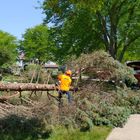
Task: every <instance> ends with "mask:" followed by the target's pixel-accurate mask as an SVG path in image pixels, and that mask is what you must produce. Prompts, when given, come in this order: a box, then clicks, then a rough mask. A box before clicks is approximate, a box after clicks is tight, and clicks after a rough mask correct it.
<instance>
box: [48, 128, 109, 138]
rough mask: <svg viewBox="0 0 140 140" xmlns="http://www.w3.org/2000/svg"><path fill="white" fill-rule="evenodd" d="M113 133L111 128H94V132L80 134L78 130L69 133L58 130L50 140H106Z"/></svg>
mask: <svg viewBox="0 0 140 140" xmlns="http://www.w3.org/2000/svg"><path fill="white" fill-rule="evenodd" d="M110 131H111V128H110V127H105V126H102V127H97V126H94V128H93V130H91V131H88V132H80V131H78V130H72V131H68V130H66V129H64V130H57V131H56V132H55V133H52V135H51V136H50V137H49V139H48V140H106V138H107V136H108V135H109V133H110Z"/></svg>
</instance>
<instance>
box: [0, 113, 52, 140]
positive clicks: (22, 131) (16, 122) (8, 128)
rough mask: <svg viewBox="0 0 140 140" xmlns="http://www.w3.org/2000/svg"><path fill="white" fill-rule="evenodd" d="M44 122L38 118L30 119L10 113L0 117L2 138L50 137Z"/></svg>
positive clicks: (31, 138)
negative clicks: (45, 129)
mask: <svg viewBox="0 0 140 140" xmlns="http://www.w3.org/2000/svg"><path fill="white" fill-rule="evenodd" d="M44 128H45V126H44V124H43V123H42V121H41V120H38V119H36V118H32V119H28V118H25V117H19V116H16V115H10V116H7V117H5V118H3V119H0V138H1V139H2V140H38V139H47V138H49V135H50V132H47V131H44Z"/></svg>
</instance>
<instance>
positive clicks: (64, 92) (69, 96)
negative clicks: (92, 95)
mask: <svg viewBox="0 0 140 140" xmlns="http://www.w3.org/2000/svg"><path fill="white" fill-rule="evenodd" d="M58 94H59V95H58V98H59V101H60V102H61V98H62V95H63V94H66V95H67V98H68V102H69V103H71V95H70V92H69V91H62V90H59V91H58Z"/></svg>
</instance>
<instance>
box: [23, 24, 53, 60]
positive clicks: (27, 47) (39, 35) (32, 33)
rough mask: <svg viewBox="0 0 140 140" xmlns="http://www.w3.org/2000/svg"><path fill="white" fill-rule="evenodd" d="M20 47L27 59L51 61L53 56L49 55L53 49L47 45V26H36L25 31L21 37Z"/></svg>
mask: <svg viewBox="0 0 140 140" xmlns="http://www.w3.org/2000/svg"><path fill="white" fill-rule="evenodd" d="M21 46H22V49H24V51H25V54H26V57H27V58H28V59H39V60H40V61H47V60H50V59H53V54H52V53H51V52H52V50H53V47H52V45H51V43H49V30H48V28H47V26H44V25H37V26H35V27H32V28H29V29H27V30H26V31H25V34H24V35H23V41H22V43H21Z"/></svg>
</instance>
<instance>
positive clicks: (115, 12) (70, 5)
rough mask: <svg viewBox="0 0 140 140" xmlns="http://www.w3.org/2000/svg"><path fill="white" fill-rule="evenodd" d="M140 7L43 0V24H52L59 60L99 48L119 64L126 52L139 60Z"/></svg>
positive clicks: (132, 3)
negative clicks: (44, 16)
mask: <svg viewBox="0 0 140 140" xmlns="http://www.w3.org/2000/svg"><path fill="white" fill-rule="evenodd" d="M139 6H140V1H139V0H135V1H131V0H129V1H126V0H121V1H116V0H111V1H108V0H105V1H102V0H100V1H91V0H88V1H83V0H80V1H75V0H70V1H68V0H66V1H65V2H63V1H62V0H60V1H58V0H55V1H51V0H44V3H43V5H42V9H43V10H44V13H45V15H46V18H45V19H44V23H50V22H51V23H52V29H53V34H51V35H52V38H53V39H52V40H53V42H54V44H55V45H56V46H57V48H58V53H57V55H58V56H59V57H57V59H60V60H61V61H62V59H64V58H65V57H67V55H73V54H75V55H76V56H79V55H80V54H81V53H89V52H91V51H94V50H95V49H99V48H104V50H105V51H107V52H109V53H110V54H111V56H112V57H113V58H115V59H118V60H119V61H122V60H123V57H124V56H125V54H126V52H127V51H128V53H129V54H133V56H137V57H136V58H138V56H139V53H138V51H135V49H136V50H139V48H138V42H139V37H140V34H139V32H138V31H139V29H140V26H139V19H140V18H138V17H139V8H140V7H139ZM132 50H134V51H133V53H132V52H131V51H132ZM136 54H137V55H136ZM127 56H128V55H127ZM129 57H130V55H129Z"/></svg>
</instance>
